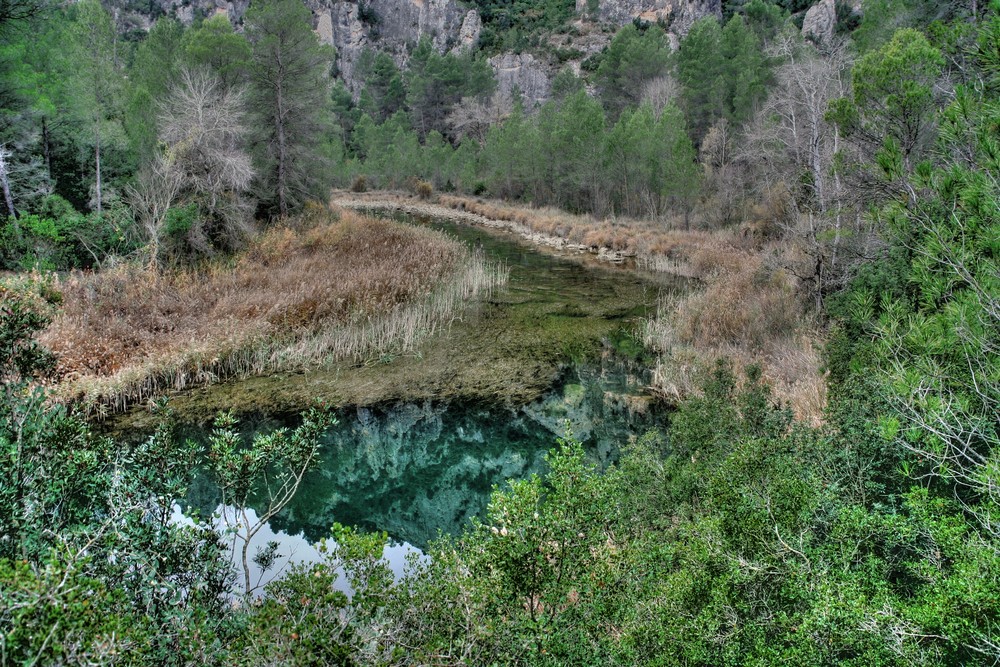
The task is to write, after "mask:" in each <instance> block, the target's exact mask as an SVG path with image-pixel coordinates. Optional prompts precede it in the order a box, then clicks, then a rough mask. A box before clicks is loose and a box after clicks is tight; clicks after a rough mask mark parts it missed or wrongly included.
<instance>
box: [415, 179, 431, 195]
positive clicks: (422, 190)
mask: <svg viewBox="0 0 1000 667" xmlns="http://www.w3.org/2000/svg"><path fill="white" fill-rule="evenodd" d="M416 192H417V196H418V197H420V198H421V199H430V197H431V195H432V194H434V186H433V185H432V184H431V183H430V182H429V181H417V186H416Z"/></svg>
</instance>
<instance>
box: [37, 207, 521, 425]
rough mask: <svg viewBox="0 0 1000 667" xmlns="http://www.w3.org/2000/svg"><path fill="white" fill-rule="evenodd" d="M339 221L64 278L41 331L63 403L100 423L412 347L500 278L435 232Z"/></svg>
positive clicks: (326, 219) (324, 218)
mask: <svg viewBox="0 0 1000 667" xmlns="http://www.w3.org/2000/svg"><path fill="white" fill-rule="evenodd" d="M317 217H318V218H320V219H319V220H317ZM336 217H338V216H329V215H318V216H317V214H316V213H315V212H313V214H312V215H311V216H310V221H309V222H303V221H298V228H292V227H282V228H275V229H272V230H270V231H268V232H266V233H265V234H263V235H262V236H261V237H259V238H258V239H257V240H256V241H255V242H253V243H252V244H251V246H250V247H249V248H248V249H247V250H246V251H244V252H243V253H241V254H240V255H239V256H238V257H236V258H235V259H234V260H233V261H231V262H230V263H229V264H222V263H217V264H213V265H212V266H210V267H208V268H203V269H200V270H197V271H195V270H191V271H181V272H172V273H167V274H158V273H155V272H150V271H148V270H145V269H143V268H139V267H135V266H123V267H119V268H116V269H113V270H109V271H104V272H101V273H99V274H89V275H84V274H73V275H71V276H70V277H69V278H67V279H64V280H63V282H62V284H61V285H60V286H59V287H60V289H61V290H62V292H63V294H64V308H63V310H62V311H61V313H60V314H59V315H58V316H57V317H56V319H55V320H54V321H53V323H52V325H51V326H50V327H49V329H48V330H47V331H46V332H45V333H44V334H43V336H42V341H43V343H44V344H46V345H47V346H48V347H50V348H51V349H52V350H53V351H54V352H56V353H57V354H58V355H59V367H58V373H59V377H60V382H59V384H58V386H57V390H56V391H57V396H58V397H59V398H61V399H62V400H69V401H74V402H78V403H79V404H81V405H82V406H83V407H84V409H85V410H86V411H87V412H88V413H89V414H91V415H98V416H99V415H101V414H103V413H105V412H108V411H120V410H124V409H126V408H127V407H128V406H130V405H133V404H136V403H139V402H142V401H145V400H148V399H150V398H152V397H155V396H156V395H158V394H160V393H162V392H164V391H167V390H171V389H183V388H185V387H189V386H192V385H196V384H206V383H211V382H216V381H220V380H224V379H227V378H233V377H247V376H251V375H261V374H266V373H272V372H277V371H286V370H298V369H302V368H305V367H309V366H316V365H323V364H329V363H332V362H336V361H341V360H354V361H357V362H362V361H365V360H368V359H371V358H377V357H378V356H379V355H383V354H386V353H390V352H392V353H395V352H407V351H412V350H413V349H414V346H415V345H416V343H417V342H418V341H419V340H420V339H421V338H422V337H423V336H425V335H428V334H431V333H433V332H435V331H436V330H438V329H440V328H441V327H443V326H447V325H448V324H449V323H450V322H451V321H452V320H453V318H455V317H456V316H457V315H458V314H459V313H460V311H461V309H462V308H463V307H464V306H465V305H466V304H467V303H468V302H469V301H470V300H471V299H473V298H476V297H480V296H484V295H487V294H489V293H490V292H491V291H492V290H494V289H497V288H498V287H499V286H501V285H502V284H503V283H504V282H505V280H506V271H505V270H504V269H502V268H500V267H497V266H495V265H493V264H490V263H488V262H486V261H485V260H484V259H483V258H482V257H480V256H478V255H476V254H474V253H472V252H470V251H469V250H468V249H467V248H465V247H464V246H463V245H461V244H460V243H457V242H455V241H452V240H450V239H448V238H447V237H445V236H444V235H441V234H438V233H436V232H433V231H431V230H426V229H417V228H412V227H407V226H405V225H400V224H397V223H393V222H390V221H384V220H375V219H370V218H365V217H362V216H361V215H359V214H357V213H352V212H346V211H344V212H339V218H340V219H339V222H336V221H335V218H336Z"/></svg>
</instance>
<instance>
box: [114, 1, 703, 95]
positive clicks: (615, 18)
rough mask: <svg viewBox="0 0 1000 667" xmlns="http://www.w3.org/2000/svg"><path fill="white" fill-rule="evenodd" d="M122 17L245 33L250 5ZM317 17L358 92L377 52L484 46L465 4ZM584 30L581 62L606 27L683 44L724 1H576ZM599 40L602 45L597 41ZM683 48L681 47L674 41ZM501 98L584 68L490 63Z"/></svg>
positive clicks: (118, 11) (316, 13) (180, 5)
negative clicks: (204, 23)
mask: <svg viewBox="0 0 1000 667" xmlns="http://www.w3.org/2000/svg"><path fill="white" fill-rule="evenodd" d="M104 1H105V3H106V4H107V5H108V6H109V8H111V9H112V11H113V12H114V13H115V16H116V19H117V22H118V24H119V26H121V27H123V28H128V29H140V30H142V29H148V28H149V26H150V25H151V24H152V21H153V18H154V17H155V16H159V15H171V16H176V17H177V18H178V19H179V20H181V21H182V22H184V23H191V22H193V21H195V20H196V19H197V18H199V17H207V16H211V15H214V14H220V13H221V14H225V15H226V16H228V17H229V19H230V20H231V21H232V22H233V23H234V24H235V25H237V26H238V25H240V24H241V22H242V20H243V16H244V14H245V13H246V10H247V7H248V5H249V0H154V2H152V3H150V4H151V7H152V11H150V12H137V11H135V10H132V9H129V7H130V6H134V3H128V2H125V1H124V0H104ZM304 2H305V3H306V5H307V6H308V7H309V8H310V9H311V10H312V12H313V17H314V24H313V27H314V28H315V30H316V32H317V34H318V35H319V37H320V39H321V40H322V41H323V42H325V43H327V44H330V45H331V46H333V47H335V48H336V49H337V67H338V71H339V73H340V76H341V77H342V78H343V80H344V82H345V84H346V85H347V86H348V88H350V89H351V90H352V91H354V92H356V93H357V92H359V91H360V87H361V85H362V82H361V81H360V80H359V78H358V77H357V76H356V66H357V62H358V59H359V58H360V56H361V53H362V52H363V51H364V50H365V49H367V48H371V49H376V50H379V51H384V52H386V53H389V54H390V55H392V57H393V59H394V60H395V61H396V63H397V64H398V65H399V66H400V67H405V66H406V61H407V58H408V57H409V53H410V51H411V50H412V49H413V47H414V46H415V45H416V44H417V42H418V41H419V40H420V39H422V38H423V37H428V38H430V40H431V42H432V43H433V44H434V47H435V48H437V49H438V50H439V51H440V52H442V53H443V52H445V51H452V52H457V51H460V50H463V49H466V50H468V49H474V48H475V47H476V45H477V43H478V41H479V33H480V31H481V29H482V20H481V19H480V16H479V13H478V12H477V11H476V10H475V9H473V8H470V6H468V5H466V4H463V3H462V2H460V1H459V0H354V1H346V0H339V1H336V0H304ZM576 6H577V14H578V16H579V19H578V21H577V24H578V26H580V27H582V28H584V30H583V32H584V34H585V35H586V36H587V40H586V44H580V45H574V48H578V50H579V52H580V53H581V54H582V57H581V58H579V59H577V60H582V58H583V57H586V56H588V55H591V54H592V53H594V52H596V51H599V50H600V49H601V48H602V47H603V46H604V45H606V44H607V42H608V41H610V39H611V37H612V35H613V30H601V29H590V30H588V29H587V27H588V26H591V27H593V28H598V27H599V25H601V24H603V25H607V24H610V25H612V26H619V25H624V24H626V23H628V22H630V21H632V20H633V19H635V18H640V19H643V20H647V21H658V20H660V21H663V22H665V23H666V24H667V25H668V27H669V31H670V32H671V33H672V34H673V35H674V36H675V37H676V36H682V35H683V34H684V33H686V32H687V30H688V28H690V26H691V24H692V23H693V22H694V21H696V20H697V19H699V18H701V17H702V16H707V15H719V16H721V12H722V2H721V0H576ZM594 36H599V37H600V39H598V40H597V41H596V42H595V41H594V39H593V37H594ZM674 41H675V43H676V39H675V40H674ZM489 62H490V65H491V66H492V67H493V71H494V72H495V74H496V77H497V83H498V88H499V90H500V92H501V93H509V92H510V91H511V90H514V89H516V90H518V91H520V93H521V94H522V96H523V97H524V99H525V101H526V102H527V103H528V104H529V106H530V105H531V104H532V103H535V102H542V101H544V100H545V99H547V98H548V96H549V89H550V82H551V79H552V77H553V76H554V75H555V73H556V72H557V71H558V69H559V68H561V67H563V66H565V65H566V64H568V65H569V66H570V67H574V69H577V70H578V69H579V62H578V61H570V62H568V63H561V62H555V61H553V62H549V61H547V60H546V59H544V58H540V57H537V56H536V55H532V54H528V53H523V54H514V53H502V54H498V55H496V56H494V57H492V58H490V61H489Z"/></svg>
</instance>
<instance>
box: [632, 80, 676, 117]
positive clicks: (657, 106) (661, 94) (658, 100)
mask: <svg viewBox="0 0 1000 667" xmlns="http://www.w3.org/2000/svg"><path fill="white" fill-rule="evenodd" d="M680 94H681V87H680V84H678V83H677V79H675V78H673V77H672V76H670V75H667V74H665V75H663V76H658V77H656V78H655V79H650V80H649V81H647V82H646V85H645V86H643V89H642V102H644V103H648V104H649V106H651V107H652V108H653V113H654V114H656V117H657V118H659V117H660V114H661V113H663V110H664V109H665V108H666V107H667V105H668V104H670V103H671V102H672V103H674V104H677V101H678V99H679V96H680Z"/></svg>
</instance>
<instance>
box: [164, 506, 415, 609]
mask: <svg viewBox="0 0 1000 667" xmlns="http://www.w3.org/2000/svg"><path fill="white" fill-rule="evenodd" d="M226 510H228V511H226ZM234 514H235V512H234V511H233V508H231V507H230V508H226V507H223V506H222V505H219V506H218V507H216V508H215V511H214V512H212V514H211V516H212V527H213V528H215V530H216V531H218V533H219V534H220V535H221V536H222V541H223V544H225V545H226V546H227V548H228V549H229V559H230V563H231V564H232V566H233V569H234V571H235V572H237V574H238V576H237V578H236V583H235V584H234V586H235V590H234V591H233V592H234V593H235V594H239V593H242V592H243V558H242V550H243V540H242V539H241V538H240V537H238V536H237V533H238V532H239V531H240V530H241V528H240V527H239V526H237V525H234V524H233V522H232V521H231V520H230V521H227V520H226V519H225V518H224V517H227V516H228V517H230V519H231V518H232V517H233V516H234ZM247 519H248V520H249V522H250V524H251V525H253V524H256V523H257V522H258V520H259V517H258V516H257V513H256V512H255V511H254V510H252V509H249V510H247ZM171 520H172V521H173V522H174V523H179V524H186V525H193V521H192V520H191V518H190V517H188V516H186V515H185V514H184V512H183V510H182V509H181V506H180V505H179V504H177V503H175V504H174V511H173V516H172V517H171ZM243 534H246V531H245V529H244V530H243ZM326 541H327V544H328V545H330V546H331V547H332V545H333V543H332V540H331V539H330V538H329V537H327V538H326ZM272 542H273V543H275V544H277V551H276V553H275V558H274V564H273V565H272V566H271V567H269V568H267V569H266V570H265V569H264V568H262V567H261V566H260V564H259V563H258V562H256V561H255V559H254V556H255V555H256V554H258V553H259V552H260V551H263V550H266V549H267V548H268V544H269V543H272ZM316 543H318V540H317V542H316ZM316 543H314V542H312V541H310V540H309V539H307V538H306V536H305V535H304V534H302V533H297V534H291V533H288V532H286V531H284V530H280V529H278V530H275V529H274V527H272V526H270V525H268V524H264V525H263V526H262V527H261V528H260V530H259V531H257V532H256V533H255V534H254V535H253V536H252V537H251V538H250V544H249V548H248V549H247V553H248V556H249V557H248V559H247V567H248V569H249V572H250V584H251V590H252V591H253V592H254V593H257V594H259V593H260V591H261V590H262V589H263V587H264V586H266V585H267V584H268V583H270V582H271V581H273V580H275V579H278V578H280V577H281V576H282V575H283V574H284V573H285V572H286V571H288V570H289V569H290V568H291V567H292V566H293V565H308V564H311V563H320V562H323V561H324V556H323V554H321V553H320V551H319V549H317V548H316ZM423 557H424V556H423V553H422V552H421V551H420V550H419V549H417V548H416V547H414V546H413V545H410V544H406V543H405V542H404V543H398V542H393V541H391V540H390V541H389V542H388V543H387V544H386V545H385V547H384V548H383V549H382V559H383V561H385V563H387V564H388V566H389V568H390V569H391V570H392V573H393V575H395V577H396V579H399V578H400V577H402V576H403V575H404V573H405V571H406V567H407V563H408V562H409V561H410V560H411V559H416V560H418V561H419V560H421V559H422V558H423ZM334 573H335V574H336V575H337V579H336V584H335V586H334V588H336V589H337V590H338V591H343V592H344V593H346V594H347V595H348V596H350V595H351V594H352V593H353V592H354V591H353V590H352V589H351V586H350V584H349V583H348V581H347V577H346V575H345V573H344V569H343V568H342V567H338V568H336V569H335V570H334Z"/></svg>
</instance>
